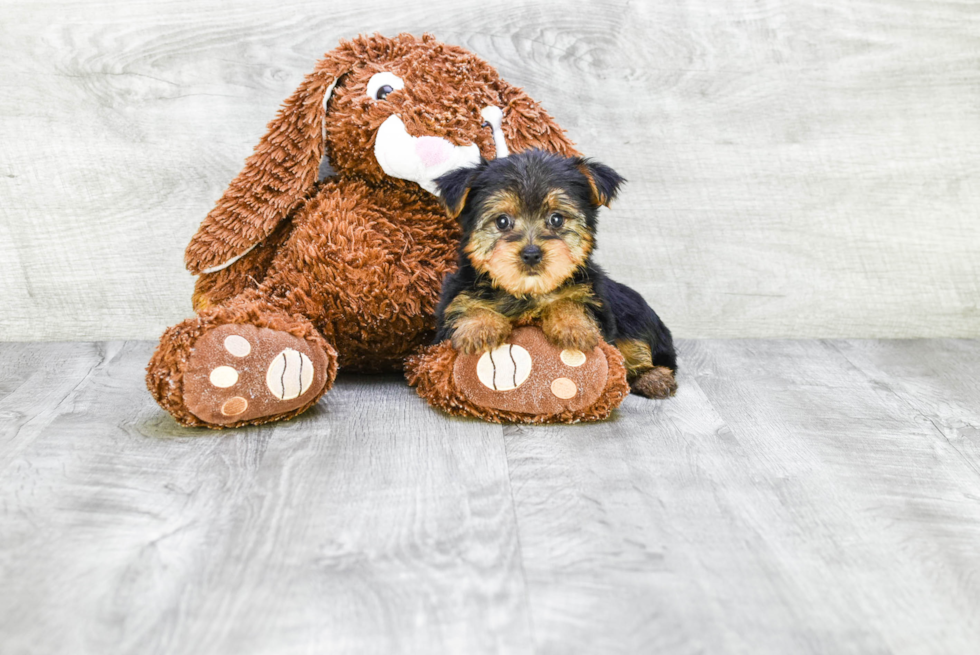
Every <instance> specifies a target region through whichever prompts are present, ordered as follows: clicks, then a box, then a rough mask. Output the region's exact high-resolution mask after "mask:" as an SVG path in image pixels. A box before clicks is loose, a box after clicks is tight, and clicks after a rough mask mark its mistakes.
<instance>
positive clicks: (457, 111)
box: [147, 34, 577, 427]
mask: <svg viewBox="0 0 980 655" xmlns="http://www.w3.org/2000/svg"><path fill="white" fill-rule="evenodd" d="M382 71H387V72H390V73H392V74H394V75H397V76H398V77H399V78H401V79H402V80H404V81H405V87H404V89H400V90H398V91H397V92H393V93H391V94H390V96H389V97H387V98H385V99H384V100H379V99H374V98H370V97H369V96H368V94H367V85H368V81H369V80H370V79H371V77H372V75H375V74H376V73H380V72H382ZM331 89H332V92H330V91H331ZM328 92H329V93H328ZM488 106H494V107H499V108H500V109H501V110H502V113H503V118H502V123H501V129H502V132H503V135H504V137H505V140H506V143H507V145H508V147H509V148H510V150H511V151H514V152H516V151H521V150H525V149H528V148H540V149H544V150H550V151H554V152H559V153H563V154H577V153H576V152H575V150H574V148H573V146H572V144H571V142H570V141H569V140H568V139H567V138H566V137H565V135H564V133H563V132H562V130H561V129H560V128H559V127H558V126H557V125H556V124H555V122H554V120H552V118H551V117H550V116H548V114H547V113H545V112H544V110H543V109H541V107H540V106H539V105H538V104H537V103H535V102H534V101H533V100H532V99H531V98H529V97H528V96H527V95H526V94H525V93H524V92H523V91H522V90H521V89H519V88H516V87H513V86H511V85H510V84H508V83H507V82H505V81H503V80H502V79H501V78H500V77H499V75H498V74H497V72H496V71H495V70H494V69H493V68H492V67H491V66H490V65H489V64H487V63H486V62H484V61H482V60H481V59H479V58H478V57H476V56H474V55H473V54H471V53H469V52H467V51H466V50H463V49H462V48H458V47H455V46H450V45H446V44H443V43H440V42H438V41H436V40H435V39H434V38H433V37H432V36H429V35H426V36H423V37H422V38H417V37H414V36H411V35H407V34H402V35H399V36H397V37H395V38H385V37H382V36H377V35H375V36H362V37H358V38H355V39H353V40H351V41H344V42H341V44H340V45H339V46H338V47H337V48H336V49H335V50H333V51H332V52H330V53H328V54H327V55H326V56H325V57H324V58H323V59H322V60H321V61H320V62H319V63H318V64H317V65H316V67H315V68H314V70H313V72H312V73H310V74H309V75H308V76H307V77H306V78H305V79H304V80H303V82H302V84H300V86H299V88H298V89H297V90H296V92H295V93H293V95H292V96H291V97H290V98H289V99H287V100H286V101H285V103H284V104H283V106H282V108H281V109H280V111H279V113H278V114H277V116H276V118H275V119H274V120H273V121H272V122H271V123H270V124H269V127H268V131H267V133H266V134H265V136H263V137H262V139H261V140H260V142H259V144H258V145H257V146H256V148H255V152H254V154H253V155H251V156H250V157H249V158H248V159H247V160H246V162H245V168H244V170H242V172H241V173H240V174H239V175H238V176H237V177H236V178H235V179H234V180H232V182H231V184H230V185H229V187H228V189H227V190H226V191H225V193H224V195H223V196H222V197H221V199H220V200H218V202H217V205H216V206H215V208H214V209H213V210H212V211H211V212H210V213H209V214H208V215H207V217H206V218H205V219H204V222H203V223H202V224H201V227H200V229H199V230H198V232H197V234H196V235H195V236H194V237H193V239H192V240H191V242H190V244H189V245H188V247H187V251H186V264H187V268H188V269H189V270H190V271H191V272H192V273H195V274H197V275H199V277H198V280H197V283H196V286H195V291H194V297H193V304H194V309H195V311H196V312H197V313H198V314H199V317H198V318H196V319H190V320H188V321H184V322H183V323H180V324H178V325H176V326H174V327H172V328H170V329H168V330H167V331H166V332H165V333H164V334H163V336H162V337H161V340H160V345H159V347H158V349H157V351H156V353H155V354H154V355H153V358H152V359H151V360H150V363H149V366H148V368H147V386H148V387H149V388H150V390H151V392H152V393H153V395H154V398H156V399H157V401H158V402H159V403H160V405H161V407H163V408H164V409H166V410H167V411H168V412H170V413H171V414H172V415H173V416H174V417H175V418H176V419H177V420H178V421H180V422H181V423H183V424H185V425H208V426H209V427H229V426H235V425H240V424H248V423H262V422H266V421H271V420H277V419H281V418H287V417H289V416H294V415H295V414H298V413H299V412H301V411H304V410H305V409H306V408H308V407H309V406H310V405H312V404H313V403H314V402H316V400H317V399H319V397H320V395H322V393H323V392H325V391H326V390H327V389H328V388H329V386H330V383H331V382H332V380H333V377H334V374H335V371H336V368H337V366H338V365H339V366H341V367H343V368H345V369H350V370H355V371H390V370H400V369H401V368H402V365H403V362H404V359H405V358H406V357H407V356H408V355H409V354H410V353H412V352H413V351H415V350H416V349H417V348H419V347H420V346H421V345H423V344H425V343H427V342H428V341H429V340H430V339H431V338H432V334H433V331H434V318H433V315H434V311H435V307H436V303H437V301H438V296H439V291H440V285H441V282H442V279H443V277H444V276H445V275H446V273H448V272H449V271H450V270H452V269H453V268H454V267H455V261H456V248H457V241H458V238H459V231H458V228H457V226H456V224H455V223H454V221H453V220H452V219H450V218H448V217H447V216H446V213H445V212H444V210H443V208H442V207H441V206H440V203H439V200H438V199H437V198H436V197H435V196H434V195H432V194H431V193H429V192H428V191H426V190H424V189H423V188H422V187H421V186H419V184H417V183H416V182H412V181H408V180H405V179H397V178H395V177H391V176H389V175H386V174H385V173H384V171H383V170H382V168H381V166H380V165H379V163H378V161H377V159H376V158H375V154H374V144H375V142H376V139H377V133H378V129H379V127H380V126H381V125H382V123H384V122H385V121H386V119H388V118H389V117H390V116H392V115H397V116H398V117H400V119H401V121H402V122H403V123H404V126H405V130H406V131H407V132H408V134H409V135H411V136H413V137H424V136H431V137H440V138H442V139H445V140H446V141H448V142H450V143H451V144H454V145H456V146H466V145H468V144H476V145H477V146H478V148H479V153H480V155H481V156H482V157H484V158H487V159H492V158H494V157H495V155H496V145H495V142H494V139H493V136H492V131H491V130H490V129H488V128H487V126H486V123H485V119H484V118H483V117H482V115H481V110H483V109H484V108H486V107H488ZM324 155H326V156H327V157H328V159H329V161H330V164H331V166H332V167H333V169H334V170H335V171H336V172H337V174H336V176H335V177H332V178H329V179H327V180H325V181H322V182H318V181H317V175H318V170H319V167H320V162H321V159H322V157H323V156H324ZM235 258H238V259H237V260H235V261H234V262H233V263H230V264H229V262H230V261H231V260H233V259H235ZM219 268H220V270H218V269H219ZM209 271H210V272H209ZM227 323H250V324H253V325H256V326H261V327H265V326H267V327H270V328H272V329H277V330H285V331H287V332H290V333H291V334H294V335H297V336H301V337H302V338H303V339H305V341H306V342H307V343H308V344H310V345H311V346H315V347H317V348H320V349H321V350H322V353H323V354H324V356H325V357H326V358H327V359H328V360H329V362H330V364H329V366H328V368H329V380H328V382H327V384H326V386H325V387H324V388H323V389H322V390H319V391H315V390H309V391H303V393H304V394H306V393H309V394H311V396H310V397H309V398H308V399H307V398H306V397H305V396H302V397H301V398H300V400H306V402H304V404H303V407H302V408H300V409H298V410H295V409H294V410H291V411H289V412H285V413H282V414H278V413H276V414H272V415H269V416H263V417H259V418H254V419H250V420H248V421H244V422H240V423H237V422H230V423H226V424H225V425H222V426H219V425H214V424H212V423H210V422H208V421H202V420H201V419H200V418H199V417H197V416H195V415H194V414H193V413H192V412H191V411H190V410H189V409H188V407H187V403H186V402H185V398H184V384H183V376H184V373H185V371H186V370H187V367H188V365H189V362H191V361H192V360H194V358H195V357H200V355H199V354H197V353H196V351H195V344H196V343H197V340H198V339H200V338H201V337H202V336H204V335H205V334H207V333H208V332H209V331H210V330H213V329H215V328H216V327H217V326H219V325H222V324H227ZM249 334H254V332H250V333H249ZM250 338H254V337H250ZM253 345H254V344H253ZM256 352H257V351H256ZM242 362H243V363H242V365H243V366H250V367H253V368H254V367H256V366H259V365H262V366H265V365H267V364H268V362H249V361H247V359H245V360H242ZM270 375H271V374H270ZM313 396H315V397H313ZM230 420H231V419H229V421H230Z"/></svg>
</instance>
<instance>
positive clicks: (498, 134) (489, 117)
mask: <svg viewBox="0 0 980 655" xmlns="http://www.w3.org/2000/svg"><path fill="white" fill-rule="evenodd" d="M480 116H482V117H483V120H485V121H486V122H487V123H489V124H490V128H491V129H492V130H493V147H494V148H495V149H496V150H497V159H500V158H501V157H507V156H508V155H510V150H509V149H508V148H507V140H506V139H504V131H503V129H502V128H501V126H502V125H503V124H504V112H503V110H502V109H501V108H500V107H494V106H493V105H490V106H489V107H484V108H483V109H482V110H480Z"/></svg>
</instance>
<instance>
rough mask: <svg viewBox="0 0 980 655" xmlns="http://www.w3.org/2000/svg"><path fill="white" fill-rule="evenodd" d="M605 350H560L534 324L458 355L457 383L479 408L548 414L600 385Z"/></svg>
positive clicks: (590, 397)
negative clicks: (489, 347) (494, 343)
mask: <svg viewBox="0 0 980 655" xmlns="http://www.w3.org/2000/svg"><path fill="white" fill-rule="evenodd" d="M607 371H608V363H607V361H606V355H605V353H604V352H603V351H602V350H601V349H599V348H593V349H591V350H590V351H589V352H587V353H585V352H582V351H581V350H576V349H570V348H566V349H564V350H563V349H561V348H560V347H558V346H556V345H554V344H553V343H551V342H550V341H549V340H548V339H547V338H546V337H545V336H544V334H543V333H542V332H541V330H539V329H537V328H526V327H525V328H518V329H516V330H514V332H513V333H511V335H510V337H509V338H508V339H507V343H505V344H504V345H502V346H500V347H498V348H495V349H494V350H491V351H488V352H484V353H483V354H481V355H460V356H459V358H458V359H457V360H456V364H455V367H454V378H455V381H456V385H457V386H458V388H459V389H460V390H461V391H462V392H463V393H465V394H466V395H467V397H468V398H469V399H470V400H471V401H472V402H474V403H476V404H478V405H480V406H482V407H490V408H494V409H498V410H504V411H510V412H519V413H521V414H533V415H551V414H560V413H562V412H566V411H574V410H580V409H583V408H585V407H588V406H589V405H591V404H592V403H593V402H595V400H596V399H597V398H598V397H599V396H600V394H601V393H602V391H603V389H604V388H605V386H606V375H607Z"/></svg>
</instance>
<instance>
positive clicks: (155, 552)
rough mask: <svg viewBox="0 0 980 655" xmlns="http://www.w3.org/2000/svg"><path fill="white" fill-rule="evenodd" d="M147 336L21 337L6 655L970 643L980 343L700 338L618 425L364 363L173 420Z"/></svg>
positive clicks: (11, 413)
mask: <svg viewBox="0 0 980 655" xmlns="http://www.w3.org/2000/svg"><path fill="white" fill-rule="evenodd" d="M150 349H151V344H150V343H148V342H110V343H70V344H69V343H47V344H24V343H21V344H18V343H6V344H0V368H2V371H3V374H2V375H0V590H2V593H0V652H2V653H4V655H16V654H20V653H32V654H34V653H99V654H104V653H139V654H141V655H142V654H150V653H154V654H155V653H174V654H184V653H235V654H238V653H274V654H288V653H326V652H329V653H357V654H369V653H425V654H432V653H463V654H469V653H497V652H499V653H532V652H534V653H554V654H566V653H589V654H593V653H712V654H714V653H753V654H757V653H779V654H786V653H794V654H795V653H976V652H978V651H977V649H978V646H977V645H978V644H980V401H978V399H980V382H978V372H980V342H977V341H960V340H929V341H684V342H682V343H681V354H682V366H683V375H682V377H681V387H680V391H679V393H678V395H677V397H676V398H674V399H672V400H669V401H665V402H654V401H647V400H643V399H639V398H633V397H631V398H629V399H628V400H627V401H626V402H625V404H624V405H623V406H622V407H621V408H620V410H619V411H618V412H617V415H616V417H615V420H613V421H610V422H607V423H603V424H599V425H580V426H561V427H533V428H527V427H501V426H497V425H490V424H484V423H480V422H476V421H468V420H457V419H450V418H446V417H444V416H442V415H439V414H437V413H435V412H434V411H432V410H430V409H429V408H428V407H427V406H425V405H424V404H423V403H422V401H420V400H419V399H418V398H417V397H416V396H415V395H414V392H413V391H412V390H411V389H409V388H408V387H407V386H406V385H405V384H404V383H403V382H402V381H401V380H400V379H399V378H397V377H386V378H370V377H341V379H340V380H339V381H338V384H337V386H336V387H335V389H334V390H333V391H331V392H330V394H328V396H327V397H326V398H325V399H324V400H323V401H321V403H320V404H319V405H318V406H317V407H316V408H315V409H314V410H313V411H311V412H309V413H308V414H306V415H305V416H303V417H301V418H299V419H297V420H295V421H292V422H289V423H285V424H282V425H278V426H275V427H260V428H252V429H246V430H239V431H228V432H220V433H215V432H210V431H195V430H186V429H182V428H179V427H178V426H177V425H176V424H175V423H174V422H173V421H172V420H171V419H170V418H169V417H168V416H167V415H165V414H164V413H163V412H162V411H161V410H160V409H158V408H157V406H156V405H155V404H154V403H153V401H152V400H151V399H150V396H149V394H148V393H147V392H146V391H145V389H144V388H143V384H142V376H143V367H144V366H145V364H146V361H147V358H148V356H149V353H150Z"/></svg>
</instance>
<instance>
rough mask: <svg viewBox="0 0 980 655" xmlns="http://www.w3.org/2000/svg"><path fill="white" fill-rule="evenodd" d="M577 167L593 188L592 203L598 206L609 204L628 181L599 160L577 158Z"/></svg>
mask: <svg viewBox="0 0 980 655" xmlns="http://www.w3.org/2000/svg"><path fill="white" fill-rule="evenodd" d="M575 166H576V168H578V170H579V171H580V172H581V173H582V175H584V176H585V179H586V180H588V182H589V187H590V188H591V189H592V204H594V205H595V206H596V207H598V206H600V205H602V206H605V207H608V206H609V203H611V202H612V201H613V200H614V199H615V198H616V194H617V193H618V192H619V187H620V186H621V185H622V184H623V182H625V181H626V179H625V178H624V177H622V176H621V175H620V174H619V173H617V172H616V171H614V170H613V169H611V168H609V167H608V166H606V165H605V164H600V163H599V162H597V161H591V160H588V159H582V158H581V157H579V158H577V160H576V163H575Z"/></svg>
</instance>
